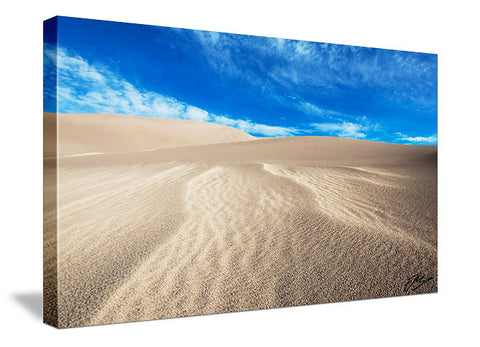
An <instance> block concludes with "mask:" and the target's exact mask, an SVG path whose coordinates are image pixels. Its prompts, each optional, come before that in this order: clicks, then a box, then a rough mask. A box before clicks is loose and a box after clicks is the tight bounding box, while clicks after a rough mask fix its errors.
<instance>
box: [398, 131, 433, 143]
mask: <svg viewBox="0 0 480 347" xmlns="http://www.w3.org/2000/svg"><path fill="white" fill-rule="evenodd" d="M395 135H398V139H399V140H400V141H408V142H414V143H432V144H435V143H437V141H438V139H437V135H432V136H428V137H423V136H415V137H411V136H408V135H405V134H402V133H401V132H397V133H395Z"/></svg>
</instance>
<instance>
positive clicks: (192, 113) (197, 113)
mask: <svg viewBox="0 0 480 347" xmlns="http://www.w3.org/2000/svg"><path fill="white" fill-rule="evenodd" d="M182 118H187V119H193V120H201V121H204V122H207V121H209V120H210V115H209V114H208V112H207V111H205V110H202V109H201V108H198V107H195V106H190V105H189V106H187V110H186V111H185V113H184V114H183V116H182Z"/></svg>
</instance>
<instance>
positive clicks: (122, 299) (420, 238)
mask: <svg viewBox="0 0 480 347" xmlns="http://www.w3.org/2000/svg"><path fill="white" fill-rule="evenodd" d="M102 124H103V123H102ZM219 129H220V130H221V132H223V128H219ZM221 136H223V135H221ZM221 136H220V135H218V137H217V138H219V137H221ZM242 140H244V138H243V137H242ZM66 141H67V140H66V139H64V140H63V142H66ZM63 145H64V146H66V143H64V144H63ZM149 145H150V144H149ZM182 145H184V143H182ZM89 151H91V150H89ZM86 152H88V151H86ZM52 161H53V160H52V159H46V160H45V162H46V164H47V165H46V168H47V171H48V170H54V166H49V165H48V163H50V162H52ZM58 163H59V172H58V180H59V186H58V208H59V210H58V226H59V229H58V230H59V232H58V238H59V243H58V247H59V249H58V252H59V253H58V254H59V263H58V269H59V272H58V279H59V286H58V312H59V322H58V324H59V326H61V327H71V326H82V325H90V324H105V323H114V322H125V321H131V320H146V319H155V318H169V317H177V316H189V315H198V314H208V313H220V312H231V311H241V310H251V309H262V308H272V307H283V306H292V305H303V304H315V303H324V302H334V301H345V300H356V299H367V298H375V297H385V296H396V295H405V294H410V293H411V294H417V293H428V292H435V291H436V289H437V215H436V201H437V195H436V187H437V182H436V146H406V145H394V144H385V143H375V142H369V141H359V140H350V139H341V138H329V137H295V138H277V139H264V140H256V141H242V142H232V143H219V144H209V145H196V146H190V147H179V148H164V149H159V150H155V151H148V152H146V151H143V150H142V151H139V152H135V153H132V152H131V151H129V153H111V154H105V153H104V154H98V155H94V154H92V155H88V156H73V157H65V158H61V159H59V161H58ZM49 168H50V169H49ZM46 218H47V223H48V219H52V218H54V215H53V214H48V215H46ZM416 273H422V274H424V275H425V276H431V277H433V279H432V280H431V281H429V282H428V283H426V284H425V285H423V286H422V287H420V288H418V289H417V290H415V291H409V292H405V291H404V289H405V288H404V284H405V282H406V280H407V279H408V278H409V277H410V276H412V275H414V274H416Z"/></svg>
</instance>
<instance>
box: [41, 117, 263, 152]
mask: <svg viewBox="0 0 480 347" xmlns="http://www.w3.org/2000/svg"><path fill="white" fill-rule="evenodd" d="M57 118H58V134H59V139H58V155H59V156H68V155H72V154H80V153H112V152H137V151H142V150H151V149H159V148H168V147H179V146H192V145H204V144H211V143H222V142H233V141H243V140H252V139H254V137H253V136H250V135H248V134H246V133H244V132H243V131H240V130H237V129H234V128H231V127H226V126H223V125H218V124H214V123H207V122H200V121H194V120H183V119H164V118H148V117H132V116H121V115H112V114H59V115H58V117H57V116H56V115H55V114H52V113H44V122H45V128H46V129H51V131H49V132H48V133H47V134H46V135H45V136H47V137H48V138H50V139H54V138H55V135H54V134H52V131H53V130H54V129H55V126H53V124H52V123H55V122H56V121H57ZM53 145H54V144H49V145H48V146H46V148H45V156H46V157H53V156H55V155H56V152H55V148H54V147H53Z"/></svg>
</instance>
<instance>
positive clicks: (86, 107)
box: [45, 36, 299, 137]
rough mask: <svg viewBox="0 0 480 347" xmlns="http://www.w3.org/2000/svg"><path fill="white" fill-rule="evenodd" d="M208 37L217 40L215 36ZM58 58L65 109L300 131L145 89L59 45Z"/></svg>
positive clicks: (260, 131)
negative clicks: (256, 120) (230, 114)
mask: <svg viewBox="0 0 480 347" xmlns="http://www.w3.org/2000/svg"><path fill="white" fill-rule="evenodd" d="M207 39H208V40H215V36H209V37H207V38H206V40H207ZM45 59H47V60H52V61H53V59H55V54H54V51H53V47H50V48H48V47H47V49H46V50H45ZM57 61H58V72H59V87H58V100H59V103H58V105H59V112H61V113H89V112H91V113H119V114H127V115H137V116H146V117H162V118H178V119H191V120H197V121H205V122H215V123H218V124H223V125H227V126H231V127H235V128H237V129H240V130H242V131H245V132H247V133H250V134H253V135H262V136H273V137H275V136H291V135H294V134H296V133H297V132H299V130H298V129H296V128H292V127H281V126H273V125H267V124H259V123H256V122H252V121H251V120H249V119H246V118H244V119H242V118H235V117H231V116H229V115H222V116H217V115H215V114H212V113H210V112H208V111H206V110H204V109H202V108H199V107H196V106H193V105H189V104H187V103H185V102H183V101H180V100H178V99H176V98H174V97H171V96H167V95H162V94H159V93H156V92H152V91H146V90H142V89H140V88H137V87H135V86H134V85H133V84H131V83H129V82H127V81H126V80H125V79H123V78H122V77H121V76H118V75H116V74H114V73H113V72H112V71H110V70H109V69H108V68H106V67H103V66H95V65H94V64H91V63H89V62H88V61H86V60H85V59H84V58H82V57H80V56H76V55H72V54H70V53H69V52H68V51H67V50H66V49H64V48H61V47H59V48H58V49H57ZM53 73H54V72H53Z"/></svg>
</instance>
